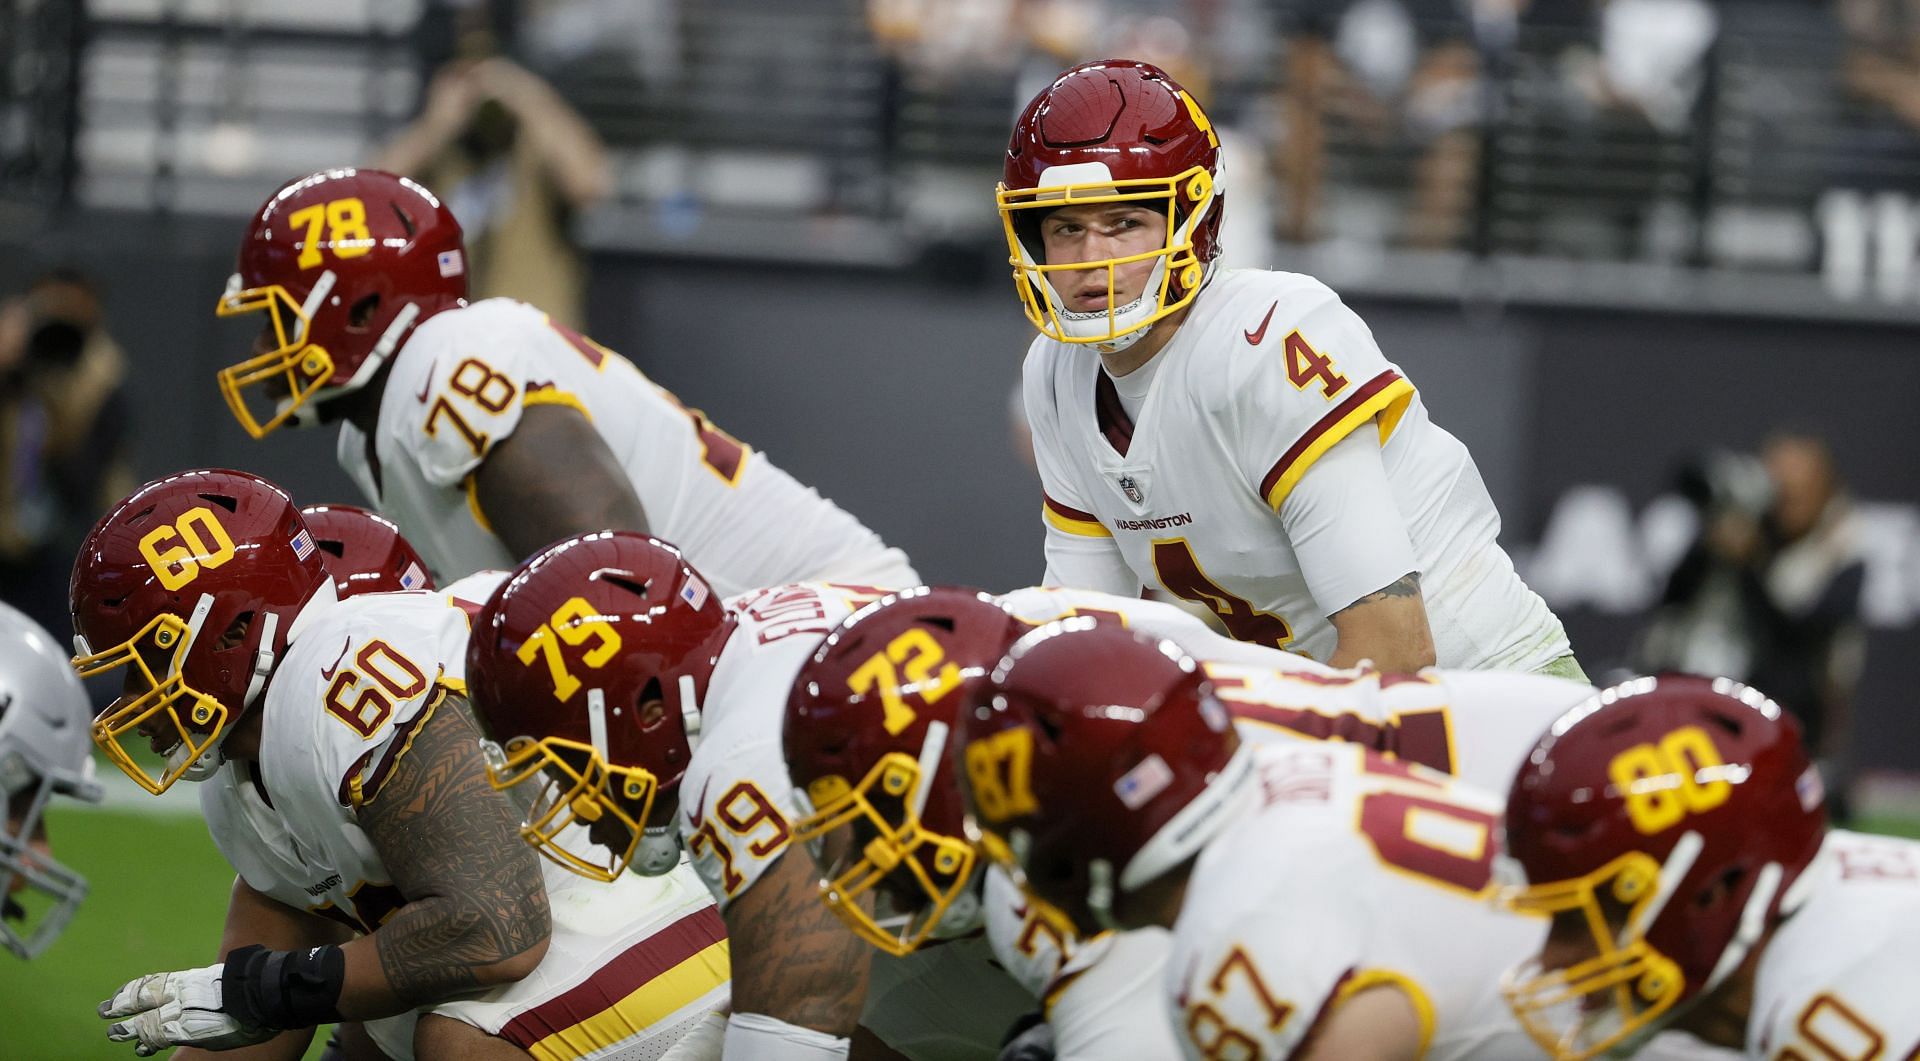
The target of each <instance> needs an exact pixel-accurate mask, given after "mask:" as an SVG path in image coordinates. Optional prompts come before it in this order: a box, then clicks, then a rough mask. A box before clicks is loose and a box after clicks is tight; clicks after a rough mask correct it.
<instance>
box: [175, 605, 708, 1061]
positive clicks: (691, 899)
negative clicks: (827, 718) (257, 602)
mask: <svg viewBox="0 0 1920 1061" xmlns="http://www.w3.org/2000/svg"><path fill="white" fill-rule="evenodd" d="M501 577H504V576H502V575H499V574H497V573H496V575H495V577H494V581H495V582H497V581H498V580H499V578H501ZM450 588H452V587H450ZM466 588H471V589H485V588H487V587H485V586H484V584H483V583H475V584H470V585H469V586H468V587H466ZM315 607H316V608H318V609H320V610H318V611H316V612H309V613H303V614H302V615H301V617H300V623H301V628H300V632H299V636H298V638H297V639H296V640H295V641H294V642H293V643H292V644H291V645H290V646H288V649H287V653H286V655H285V657H284V658H283V659H282V660H281V661H280V663H279V664H278V666H277V667H276V668H275V670H274V673H273V677H272V680H271V681H269V682H268V684H267V688H266V692H265V693H264V696H265V702H264V703H263V705H262V707H261V710H262V711H263V716H262V730H261V735H260V753H259V762H258V767H257V768H256V767H255V766H254V765H253V764H250V763H246V762H238V761H235V762H228V763H226V764H225V765H223V766H222V767H221V768H220V770H219V771H218V772H217V773H216V774H215V775H214V776H213V777H212V778H209V779H208V780H207V781H206V782H204V783H202V784H201V786H200V789H199V795H200V804H201V809H202V811H203V812H204V814H205V815H206V820H207V827H208V830H209V832H211V833H212V835H213V839H214V843H215V845H216V846H217V847H219V848H220V851H221V853H222V854H224V855H225V856H226V858H227V861H228V862H230V863H231V864H232V865H233V867H234V869H235V870H236V871H237V872H238V873H239V874H240V876H241V877H242V878H243V879H244V880H246V882H247V884H248V885H249V886H250V887H252V888H253V889H255V890H256V891H259V892H261V893H262V894H264V895H267V896H269V897H271V898H273V899H275V900H276V901H278V902H281V903H284V904H286V905H287V906H290V907H292V908H294V909H296V910H305V911H309V912H312V913H316V914H319V915H322V916H324V917H328V918H331V919H333V920H335V921H339V922H341V923H343V924H345V925H347V926H348V927H349V928H351V929H353V930H354V931H356V932H362V933H366V932H372V931H374V930H375V929H377V928H378V927H379V926H380V924H381V923H382V922H383V921H385V920H386V918H387V917H388V916H390V915H391V914H392V913H393V912H394V911H395V910H398V909H399V908H400V907H401V906H402V905H403V904H404V902H405V900H404V897H403V896H402V895H401V894H400V891H399V889H398V888H396V887H395V886H394V885H393V882H392V877H391V875H390V874H389V873H388V872H387V870H386V867H385V865H384V864H383V863H382V862H381V859H380V856H379V853H378V852H377V851H376V850H375V849H374V847H373V844H372V842H371V841H370V840H369V839H368V838H367V835H366V833H365V831H364V830H362V829H361V828H360V824H359V820H358V818H357V817H356V815H355V811H356V809H357V808H358V807H359V806H361V805H362V804H364V803H365V802H366V801H367V800H369V799H372V798H374V796H375V795H376V794H377V793H378V791H379V788H380V786H381V785H382V784H383V783H385V782H386V780H387V778H388V777H389V776H390V774H391V772H392V769H393V767H394V765H395V763H396V762H398V761H399V759H400V757H401V756H403V755H404V754H405V753H406V750H407V748H408V746H409V744H410V742H411V740H412V738H413V735H414V734H415V733H416V732H417V731H418V730H419V728H420V727H421V726H422V725H423V724H425V722H426V721H427V720H428V719H429V718H430V717H431V716H432V714H433V712H434V711H435V710H437V709H439V706H440V704H441V703H442V702H443V701H444V699H445V697H446V695H447V694H448V693H449V692H450V691H451V692H464V691H465V682H464V678H465V673H466V646H467V632H468V622H469V619H468V611H467V610H466V608H464V607H462V606H461V602H458V601H456V600H454V599H453V597H452V596H451V594H449V593H448V592H446V591H440V592H430V591H413V592H405V593H372V594H363V595H361V596H357V597H352V598H349V599H347V600H344V601H340V602H338V603H334V604H327V605H316V606H315ZM541 868H542V871H543V874H544V877H545V880H546V886H547V893H548V899H549V905H550V908H551V909H552V911H553V921H554V925H553V936H552V939H551V940H550V942H549V945H548V951H547V957H546V958H545V959H543V960H542V962H541V964H540V966H539V967H538V968H537V969H535V971H534V972H533V974H531V975H530V976H528V977H527V978H526V979H524V980H522V981H519V982H518V983H515V984H511V985H507V986H504V987H500V988H495V989H493V990H491V991H488V992H486V993H485V994H483V995H481V996H479V997H477V998H472V999H467V1000H463V1001H459V1002H449V1003H445V1004H443V1005H439V1006H434V1007H429V1010H430V1011H432V1012H436V1013H443V1014H445V1015H447V1016H451V1017H454V1018H456V1019H459V1020H463V1021H466V1022H467V1023H469V1024H473V1025H475V1026H476V1027H479V1028H481V1029H482V1030H484V1031H487V1032H489V1033H492V1034H496V1035H499V1036H501V1037H502V1038H505V1039H507V1040H508V1041H510V1042H514V1043H516V1044H518V1045H520V1046H521V1047H522V1048H525V1049H529V1050H534V1051H535V1052H536V1056H581V1057H593V1058H602V1059H608V1061H613V1059H619V1061H643V1059H650V1058H654V1057H657V1056H658V1055H659V1053H660V1052H661V1051H664V1050H665V1049H666V1048H667V1047H668V1046H670V1045H672V1044H673V1043H674V1042H676V1041H677V1040H678V1039H679V1038H680V1037H681V1036H682V1035H684V1034H685V1033H686V1031H687V1029H688V1028H690V1027H691V1026H692V1025H694V1024H695V1023H697V1022H698V1021H699V1020H700V1019H701V1018H702V1017H703V1016H704V1015H705V1014H706V1013H708V1012H711V1011H713V1010H716V1009H721V1008H724V1007H725V1005H726V1001H727V998H728V986H727V972H728V962H727V949H726V941H725V929H724V926H723V925H722V924H721V922H720V919H719V916H718V911H717V910H716V909H715V908H714V906H713V903H712V900H711V899H710V898H709V897H708V896H707V895H706V894H705V890H704V889H703V888H701V887H700V885H699V884H698V882H697V880H696V879H695V878H694V877H693V875H692V874H691V873H690V872H687V873H683V874H681V876H680V879H679V880H678V881H677V882H667V883H653V882H640V881H635V882H632V883H624V882H623V883H622V884H620V885H619V886H618V887H615V888H613V889H612V890H608V888H607V887H606V886H602V885H599V884H597V883H595V882H590V881H586V880H584V879H582V878H580V877H577V876H575V875H574V874H572V873H569V872H568V871H566V870H565V869H563V868H561V867H559V866H556V865H553V864H551V863H548V862H546V861H544V860H543V861H542V862H541ZM586 885H592V889H591V890H590V889H588V888H587V887H585V886H586ZM595 1000H597V1002H596V1001H595ZM415 1017H417V1013H415V1014H402V1015H400V1016H398V1017H392V1018H387V1019H385V1020H382V1021H374V1022H369V1031H370V1033H372V1034H374V1035H376V1036H377V1037H378V1041H379V1042H380V1044H381V1046H382V1048H383V1049H385V1050H386V1051H387V1053H388V1054H389V1056H392V1057H395V1058H397V1059H399V1061H407V1059H409V1058H411V1057H412V1033H411V1028H412V1022H413V1020H414V1018H415ZM589 1021H591V1024H592V1029H593V1030H592V1032H591V1034H595V1035H598V1036H599V1038H598V1039H596V1040H594V1042H595V1043H597V1044H599V1045H598V1046H596V1047H595V1048H594V1049H591V1050H585V1051H579V1050H576V1049H575V1048H576V1047H579V1046H580V1045H581V1044H582V1043H584V1042H585V1041H586V1040H585V1039H582V1038H581V1036H582V1035H584V1034H588V1030H587V1027H588V1026H587V1022H589ZM556 1051H573V1052H568V1053H560V1052H556Z"/></svg>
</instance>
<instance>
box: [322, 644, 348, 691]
mask: <svg viewBox="0 0 1920 1061" xmlns="http://www.w3.org/2000/svg"><path fill="white" fill-rule="evenodd" d="M351 644H353V638H351V637H349V638H347V639H346V640H345V641H342V642H340V654H339V655H338V656H335V657H333V666H331V667H322V668H320V680H321V681H323V682H330V681H332V680H333V672H334V671H337V670H339V669H340V661H341V660H343V659H346V658H347V646H348V645H351Z"/></svg>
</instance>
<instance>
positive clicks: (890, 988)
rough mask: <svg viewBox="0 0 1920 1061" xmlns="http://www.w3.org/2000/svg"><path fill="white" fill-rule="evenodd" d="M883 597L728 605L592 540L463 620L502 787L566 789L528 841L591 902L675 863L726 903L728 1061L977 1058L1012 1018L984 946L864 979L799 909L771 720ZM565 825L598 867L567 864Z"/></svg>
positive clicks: (659, 565) (832, 936) (640, 550)
mask: <svg viewBox="0 0 1920 1061" xmlns="http://www.w3.org/2000/svg"><path fill="white" fill-rule="evenodd" d="M883 592H885V591H883V590H879V589H874V588H870V587H860V586H844V585H829V584H794V585H786V586H779V587H775V588H770V589H762V590H756V591H753V592H750V593H746V594H742V595H739V596H736V597H733V598H730V599H727V600H725V601H722V600H721V599H720V598H719V597H718V596H717V595H716V594H714V592H713V591H712V589H711V587H709V586H708V584H707V583H706V581H705V579H704V578H703V577H702V576H701V575H700V574H699V572H698V571H696V570H695V569H694V568H692V567H690V566H689V565H688V564H687V563H686V562H685V561H684V560H683V558H682V557H681V556H680V554H679V553H678V552H677V551H675V550H674V549H673V548H672V547H671V546H667V545H665V544H664V543H660V542H657V541H655V540H652V539H648V538H645V537H643V536H639V535H632V534H625V533H603V534H594V535H586V536H583V537H579V538H573V539H567V540H564V541H562V542H559V543H556V544H555V545H553V546H550V547H549V548H547V549H545V550H542V551H541V552H540V553H538V554H536V555H535V556H534V557H533V558H532V559H530V560H529V561H528V562H527V563H526V564H524V565H522V566H521V568H520V569H519V570H517V571H516V572H515V573H514V574H513V576H512V577H511V578H510V579H509V581H508V582H507V584H506V585H505V586H504V587H503V588H502V589H501V590H500V591H499V592H498V593H496V594H495V595H494V596H493V598H492V600H490V601H489V602H488V604H487V607H486V609H485V610H484V611H483V612H482V613H481V614H480V616H479V617H478V619H477V620H476V628H477V629H478V630H479V631H480V634H479V635H478V636H476V637H475V639H474V642H473V648H472V657H471V675H472V679H473V691H474V702H475V706H476V708H477V709H478V710H479V712H480V715H481V718H482V719H483V721H484V723H485V725H486V727H487V728H488V729H489V730H490V731H491V732H492V733H493V734H494V736H495V737H496V739H498V740H499V741H501V742H502V747H501V749H500V753H499V755H498V758H497V765H496V767H495V778H496V784H499V785H502V786H506V787H517V786H518V785H520V784H523V783H525V784H528V785H530V786H531V787H538V786H539V785H541V784H543V783H545V782H547V781H549V780H550V779H551V778H552V777H553V775H554V774H555V773H559V774H560V775H561V776H562V777H564V778H566V779H567V780H566V781H565V784H566V785H567V786H569V787H567V788H566V789H564V790H563V791H560V792H557V793H555V795H554V796H552V797H550V798H549V797H543V798H542V799H540V800H538V801H537V805H539V806H542V807H546V808H550V809H551V811H552V813H549V814H545V815H536V816H535V817H534V818H532V819H530V821H529V824H528V826H527V827H526V829H525V830H524V834H525V835H526V836H527V838H528V839H529V840H530V841H532V842H534V843H535V844H536V845H537V846H539V847H540V848H541V850H542V851H543V853H545V854H547V855H548V857H549V858H552V859H554V860H557V861H560V862H562V863H563V864H566V865H569V866H571V867H573V868H574V869H576V870H577V871H579V872H581V873H584V874H587V875H591V876H595V877H598V878H599V879H602V880H611V879H615V878H617V877H618V876H620V875H621V872H622V870H624V869H627V868H631V869H633V870H635V871H637V872H640V873H643V874H656V873H660V872H663V871H665V870H669V869H671V868H673V867H674V866H676V865H678V864H680V859H681V858H682V852H683V850H684V852H685V853H686V854H688V855H690V856H691V858H692V864H693V866H694V868H695V869H697V870H698V872H699V874H700V876H701V878H702V879H703V880H705V882H706V884H707V887H708V888H709V889H710V891H711V892H712V894H713V896H714V898H715V899H716V901H718V902H719V904H720V906H721V910H722V914H723V916H724V918H725V920H726V923H727V930H728V936H729V939H730V940H731V943H732V948H733V950H732V953H733V972H734V980H733V1012H732V1014H731V1016H730V1017H729V1018H728V1020H727V1023H726V1028H725V1032H724V1040H725V1043H726V1049H727V1051H728V1053H729V1054H735V1053H738V1054H740V1055H742V1056H752V1057H769V1058H795V1059H799V1058H808V1059H814V1058H831V1057H842V1056H845V1055H846V1053H847V1051H848V1049H849V1040H850V1038H851V1036H852V1033H853V1032H854V1030H855V1027H856V1025H857V1026H859V1027H862V1028H864V1029H866V1030H867V1031H868V1032H871V1033H872V1034H874V1035H875V1036H877V1037H878V1038H879V1039H880V1040H881V1041H882V1042H884V1043H886V1044H887V1045H888V1046H889V1047H891V1048H892V1049H894V1050H896V1051H898V1052H900V1053H902V1054H905V1055H906V1056H908V1057H910V1058H914V1059H916V1061H919V1059H925V1061H945V1059H950V1058H951V1059H963V1058H969V1057H979V1056H983V1055H985V1056H991V1054H992V1052H993V1050H994V1048H995V1047H996V1046H997V1045H998V1042H999V1037H1000V1035H1001V1033H1002V1032H1003V1031H1004V1030H1005V1029H1006V1027H1007V1026H1008V1025H1009V1024H1011V1023H1012V1021H1013V1020H1014V1018H1015V1017H1017V1016H1018V1015H1019V1013H1020V1012H1021V1011H1022V1010H1023V1009H1024V1008H1026V1004H1027V999H1026V998H1025V996H1024V993H1023V992H1022V991H1021V990H1020V988H1019V986H1018V985H1017V984H1015V983H1014V982H1013V981H1012V980H1011V979H1009V978H1008V977H1007V975H1006V974H1005V973H1004V972H1002V971H1001V970H999V969H998V968H997V967H996V966H994V965H993V963H992V954H991V951H990V950H989V948H988V947H987V945H986V943H985V941H984V940H978V939H975V940H970V941H961V942H959V943H956V944H955V945H954V946H951V947H942V948H938V949H936V950H932V951H929V952H928V953H926V954H921V955H914V956H912V957H910V958H884V959H878V960H876V959H875V958H874V956H873V955H872V954H871V952H870V951H869V950H868V949H867V948H866V947H865V946H864V945H863V944H861V943H860V941H858V940H856V939H854V938H852V937H850V936H849V935H848V934H847V933H846V932H845V931H844V930H842V929H841V927H840V926H839V924H838V923H837V922H835V921H834V920H833V919H832V917H831V916H830V915H828V913H827V911H826V910H824V909H823V908H821V906H820V905H819V903H817V902H816V901H814V899H813V893H814V890H815V880H816V876H815V874H814V873H813V871H812V866H811V863H810V862H809V861H808V859H807V857H806V853H805V852H804V851H802V852H800V853H798V855H792V854H791V848H792V846H793V840H794V831H793V822H794V821H795V820H796V819H797V817H798V815H797V813H796V809H795V804H794V799H795V796H794V791H793V785H792V783H791V782H790V781H789V780H788V775H787V769H786V764H785V763H784V761H783V760H782V757H781V746H780V734H781V729H780V718H781V712H782V711H783V710H784V708H785V706H786V703H787V698H788V694H789V692H790V690H791V688H792V686H793V682H794V676H795V674H796V673H797V672H798V671H799V669H800V666H801V664H802V663H803V662H804V661H805V660H806V659H807V658H808V657H809V656H810V655H812V654H813V652H814V650H815V649H816V648H818V646H819V645H820V643H821V641H822V639H824V638H825V637H826V636H827V634H828V633H829V632H831V631H832V630H833V629H834V628H835V627H837V626H838V625H839V624H840V623H841V621H842V620H843V619H845V618H846V617H848V616H849V615H851V614H852V613H853V612H854V611H855V610H856V609H857V608H858V607H859V606H860V605H862V604H864V603H865V602H867V601H870V600H872V599H874V598H876V597H878V596H880V595H881V594H882V593H883ZM576 820H586V821H590V822H591V823H592V825H593V831H592V832H591V833H590V836H591V838H592V839H594V840H596V841H597V842H598V844H599V845H600V846H598V847H594V848H591V849H580V848H578V847H574V846H571V845H569V844H568V842H567V837H566V835H565V830H566V829H567V828H568V827H569V826H570V824H571V823H573V822H574V821H576ZM958 1000H964V1002H963V1003H962V1002H960V1001H958Z"/></svg>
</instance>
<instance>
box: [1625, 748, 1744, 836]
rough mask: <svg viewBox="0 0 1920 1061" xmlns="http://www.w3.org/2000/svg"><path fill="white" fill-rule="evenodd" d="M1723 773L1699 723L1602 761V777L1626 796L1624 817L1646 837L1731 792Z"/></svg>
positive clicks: (1706, 808)
mask: <svg viewBox="0 0 1920 1061" xmlns="http://www.w3.org/2000/svg"><path fill="white" fill-rule="evenodd" d="M1726 773H1727V764H1726V760H1724V759H1722V758H1721V757H1720V751H1719V749H1717V748H1715V747H1714V746H1713V738H1711V737H1709V736H1707V731H1706V730H1704V729H1701V728H1700V727H1699V726H1682V727H1680V728H1679V729H1676V730H1674V731H1673V732H1671V733H1669V734H1667V735H1666V736H1664V737H1661V738H1660V740H1659V741H1658V742H1653V743H1647V744H1636V745H1634V746H1633V747H1631V748H1628V749H1627V750H1625V751H1623V752H1621V753H1620V754H1618V755H1616V756H1614V757H1613V761H1612V762H1611V763H1608V764H1607V777H1608V778H1609V779H1610V780H1611V781H1612V782H1613V787H1614V789H1615V790H1616V791H1618V792H1619V793H1620V794H1621V796H1622V797H1623V798H1624V799H1625V800H1626V803H1627V818H1628V820H1629V821H1631V822H1633V827H1634V828H1635V829H1637V830H1639V831H1640V832H1641V833H1643V834H1645V835H1648V836H1652V835H1653V834H1655V833H1658V832H1661V831H1663V830H1666V829H1669V828H1672V827H1673V826H1675V825H1677V824H1679V823H1680V821H1681V820H1682V819H1684V818H1685V817H1686V816H1687V815H1689V814H1701V813H1704V812H1706V811H1710V810H1712V809H1714V808H1715V807H1718V806H1719V805H1721V804H1722V803H1725V802H1726V801H1727V797H1728V796H1729V795H1732V793H1733V785H1732V784H1731V783H1730V782H1729V781H1728V779H1727V777H1726V776H1725V774H1726ZM1703 779H1704V780H1703Z"/></svg>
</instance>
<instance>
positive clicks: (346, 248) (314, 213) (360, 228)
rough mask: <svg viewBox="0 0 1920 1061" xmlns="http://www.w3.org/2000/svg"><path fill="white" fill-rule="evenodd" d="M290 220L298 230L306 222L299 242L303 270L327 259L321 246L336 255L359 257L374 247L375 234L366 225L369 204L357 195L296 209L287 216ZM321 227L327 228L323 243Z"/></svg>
mask: <svg viewBox="0 0 1920 1061" xmlns="http://www.w3.org/2000/svg"><path fill="white" fill-rule="evenodd" d="M287 223H288V224H289V225H291V226H293V227H294V228H295V229H298V228H300V227H301V226H303V225H304V226H305V227H306V230H307V231H306V235H305V237H304V238H302V239H301V240H300V242H299V244H298V246H299V248H300V262H299V264H300V268H302V269H311V268H313V267H314V266H316V265H319V264H320V263H321V262H322V261H323V260H324V258H323V257H322V255H321V253H320V248H321V247H322V246H325V247H326V248H327V249H328V250H331V251H332V252H333V256H334V257H336V258H358V257H359V256H361V255H362V254H365V253H367V252H368V251H370V250H372V249H373V233H372V232H371V231H369V230H368V228H367V204H365V203H363V202H361V201H360V200H359V199H357V198H346V199H335V200H333V201H332V202H327V203H317V204H315V205H313V206H309V207H306V208H305V209H302V210H295V211H294V212H293V213H292V214H290V215H288V217H287ZM322 228H325V229H326V230H327V238H326V242H325V243H324V244H323V243H322V242H321V240H320V230H321V229H322Z"/></svg>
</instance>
